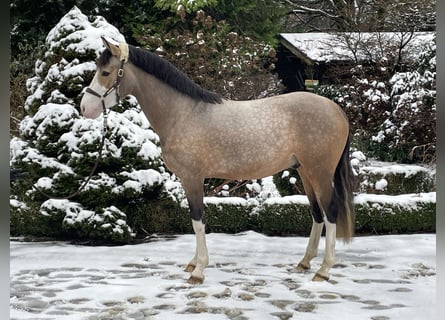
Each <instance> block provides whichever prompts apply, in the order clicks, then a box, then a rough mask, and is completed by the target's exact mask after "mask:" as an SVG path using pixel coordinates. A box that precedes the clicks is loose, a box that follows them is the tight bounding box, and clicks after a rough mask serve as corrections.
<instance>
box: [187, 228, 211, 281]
mask: <svg viewBox="0 0 445 320" xmlns="http://www.w3.org/2000/svg"><path fill="white" fill-rule="evenodd" d="M192 224H193V230H194V231H195V236H196V253H195V256H194V257H193V259H192V260H191V261H190V262H189V264H188V265H187V268H186V270H187V271H189V272H191V273H192V274H191V275H190V278H189V279H188V281H187V282H188V283H190V284H201V283H202V282H203V281H204V268H205V267H206V266H207V265H208V264H209V255H208V251H207V244H206V238H205V224H204V223H202V221H196V220H193V219H192Z"/></svg>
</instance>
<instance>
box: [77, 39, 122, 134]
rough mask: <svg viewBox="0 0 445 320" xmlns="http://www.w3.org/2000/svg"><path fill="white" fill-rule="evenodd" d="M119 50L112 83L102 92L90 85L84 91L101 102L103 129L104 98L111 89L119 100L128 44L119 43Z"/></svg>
mask: <svg viewBox="0 0 445 320" xmlns="http://www.w3.org/2000/svg"><path fill="white" fill-rule="evenodd" d="M119 48H120V49H121V50H120V61H121V64H120V66H119V69H118V70H117V76H116V80H114V82H113V85H112V86H111V87H110V88H108V89H107V91H105V92H104V94H102V95H101V94H100V93H98V92H97V91H95V90H93V89H91V88H90V87H87V88H86V90H85V91H86V92H88V93H89V94H92V95H93V96H95V97H98V98H99V99H100V101H101V102H102V111H103V114H104V130H106V128H107V119H108V111H107V108H106V107H105V98H106V97H108V96H109V95H110V94H111V93H112V92H113V91H115V92H116V104H118V103H119V101H120V100H121V97H120V92H119V88H120V85H121V80H122V78H123V77H124V64H125V63H126V62H127V61H128V45H127V44H126V43H119Z"/></svg>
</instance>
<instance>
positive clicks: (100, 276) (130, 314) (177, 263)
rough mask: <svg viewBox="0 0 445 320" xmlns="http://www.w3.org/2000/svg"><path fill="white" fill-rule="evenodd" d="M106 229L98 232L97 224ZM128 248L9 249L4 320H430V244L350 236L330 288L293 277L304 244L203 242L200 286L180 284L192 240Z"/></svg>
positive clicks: (258, 238) (252, 238) (49, 245)
mask: <svg viewBox="0 0 445 320" xmlns="http://www.w3.org/2000/svg"><path fill="white" fill-rule="evenodd" d="M104 226H105V225H104ZM152 240H153V241H151V242H147V243H142V244H137V245H125V246H113V247H107V246H96V247H91V246H79V245H71V244H69V243H66V242H20V241H14V239H13V240H12V241H11V242H10V252H11V259H10V292H11V296H10V306H11V307H10V316H11V319H16V320H18V319H46V320H51V319H54V320H55V319H57V320H74V319H75V320H79V319H88V320H98V319H123V320H124V319H125V320H127V319H160V320H161V319H162V320H170V319H171V320H182V319H302V320H304V319H324V320H334V319H335V320H337V319H345V320H349V319H354V320H355V319H391V320H397V319H429V320H434V319H437V318H436V314H435V313H436V311H435V308H436V305H437V302H436V297H435V289H436V259H435V254H436V249H435V246H436V236H435V235H434V234H416V235H390V236H371V237H357V238H355V239H354V241H353V242H352V243H351V244H349V245H345V244H343V243H340V242H338V243H337V246H336V249H337V250H336V253H337V256H336V260H337V264H336V265H335V266H334V268H332V269H331V272H330V275H331V276H330V280H329V282H321V283H314V282H312V281H310V280H311V278H312V276H313V272H314V271H315V270H316V269H317V267H319V266H320V263H321V260H322V257H323V253H324V238H322V239H321V244H320V249H321V250H320V255H319V256H318V257H317V258H315V259H314V260H313V265H312V269H311V271H310V272H306V273H296V272H295V269H294V266H295V264H296V263H297V262H298V261H299V259H301V257H302V256H303V254H304V250H305V247H306V244H307V241H308V239H307V238H306V237H267V236H264V235H262V234H259V233H255V232H245V233H240V234H235V235H227V234H215V233H212V234H208V235H207V243H208V248H209V254H210V265H209V267H208V268H207V269H206V270H205V276H206V279H205V281H204V284H202V285H198V286H191V285H188V284H186V279H187V278H188V276H189V274H188V273H186V272H184V266H185V264H186V263H187V262H188V261H189V259H190V258H191V257H192V256H193V254H194V247H195V237H194V235H180V236H175V237H173V238H172V237H153V238H152Z"/></svg>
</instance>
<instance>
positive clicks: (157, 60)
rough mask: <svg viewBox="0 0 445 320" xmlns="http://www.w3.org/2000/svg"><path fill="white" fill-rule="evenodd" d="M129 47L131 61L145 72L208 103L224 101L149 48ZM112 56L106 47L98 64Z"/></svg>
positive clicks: (105, 61) (101, 64)
mask: <svg viewBox="0 0 445 320" xmlns="http://www.w3.org/2000/svg"><path fill="white" fill-rule="evenodd" d="M128 47H129V57H128V59H129V61H131V62H132V63H133V64H134V65H135V66H137V67H139V68H140V69H142V70H144V71H145V72H147V73H150V74H151V75H153V76H155V77H156V78H158V79H159V80H161V81H163V82H164V83H166V84H168V85H169V86H170V87H172V88H174V89H176V90H178V91H179V92H181V93H183V94H185V95H187V96H189V97H192V98H193V99H196V100H202V101H204V102H208V103H222V98H221V96H219V95H218V94H216V93H214V92H210V91H208V90H205V89H203V88H202V87H201V86H199V85H198V84H196V83H195V82H193V81H192V80H190V78H189V77H187V75H185V74H184V73H183V72H181V71H180V70H179V69H178V68H176V67H175V66H174V65H173V64H171V63H170V62H168V61H167V60H166V59H163V58H161V57H159V56H158V55H157V54H154V53H151V52H150V51H148V50H144V49H140V48H136V47H134V46H131V45H129V46H128ZM110 58H111V52H110V51H109V50H107V49H105V50H104V51H103V52H102V54H101V55H100V57H99V60H98V65H99V66H103V65H106V64H107V63H108V62H109V60H110Z"/></svg>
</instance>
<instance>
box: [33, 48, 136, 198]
mask: <svg viewBox="0 0 445 320" xmlns="http://www.w3.org/2000/svg"><path fill="white" fill-rule="evenodd" d="M119 48H120V49H121V54H120V61H121V64H120V66H119V69H118V70H117V77H116V80H114V82H113V85H112V86H111V87H110V88H109V89H108V90H107V91H105V93H104V94H102V95H101V94H99V93H98V92H96V91H94V90H93V89H91V88H90V87H87V88H86V90H85V91H86V92H88V93H89V94H92V95H93V96H95V97H98V98H99V99H100V100H101V102H102V109H103V114H104V115H103V118H104V123H103V128H102V140H101V142H100V145H99V154H98V156H97V159H96V162H95V163H94V166H93V169H92V170H91V172H90V174H89V175H88V177H87V179H86V180H84V181H83V183H82V184H81V185H80V187H79V188H78V189H77V190H76V191H75V192H73V193H72V194H70V195H68V196H66V197H57V196H53V195H49V194H47V193H46V192H44V191H43V190H41V189H40V188H38V187H37V186H35V185H33V186H32V187H33V188H34V189H36V190H37V191H38V192H40V193H41V194H43V195H44V196H46V197H47V198H50V199H59V200H60V199H71V198H73V197H75V196H77V195H78V194H80V192H81V191H82V190H83V189H84V188H85V187H86V185H87V184H88V182H89V181H90V179H91V177H92V176H93V174H94V172H95V171H96V169H97V166H98V165H99V161H100V159H101V158H102V150H103V147H104V145H105V137H106V133H107V132H108V124H107V120H108V111H107V108H106V107H105V98H106V97H107V96H109V95H110V94H111V93H112V92H113V91H115V92H116V104H118V103H119V101H120V93H119V87H120V85H121V80H122V78H123V76H124V64H125V62H127V61H128V45H127V44H126V43H120V44H119Z"/></svg>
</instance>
